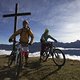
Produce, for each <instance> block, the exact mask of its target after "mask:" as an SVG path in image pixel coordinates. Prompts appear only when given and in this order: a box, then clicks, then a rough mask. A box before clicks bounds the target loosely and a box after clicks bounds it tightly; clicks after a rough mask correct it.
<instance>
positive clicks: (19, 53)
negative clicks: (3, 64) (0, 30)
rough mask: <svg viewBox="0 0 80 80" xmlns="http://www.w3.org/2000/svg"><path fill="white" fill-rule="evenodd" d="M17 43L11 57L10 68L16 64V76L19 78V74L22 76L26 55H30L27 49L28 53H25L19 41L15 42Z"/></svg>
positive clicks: (9, 60) (9, 59)
mask: <svg viewBox="0 0 80 80" xmlns="http://www.w3.org/2000/svg"><path fill="white" fill-rule="evenodd" d="M15 42H16V48H15V50H13V51H12V52H11V54H10V55H9V58H8V67H10V66H11V65H12V64H13V63H14V66H15V71H16V76H19V74H20V72H21V70H22V67H23V65H24V59H25V58H24V57H25V54H27V55H28V53H29V49H27V51H26V52H25V51H24V50H23V47H22V45H21V44H20V42H18V41H15ZM27 46H28V45H27Z"/></svg>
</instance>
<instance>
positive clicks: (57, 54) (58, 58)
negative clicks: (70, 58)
mask: <svg viewBox="0 0 80 80" xmlns="http://www.w3.org/2000/svg"><path fill="white" fill-rule="evenodd" d="M52 59H53V61H54V63H55V64H56V65H57V66H63V65H64V64H65V60H66V59H65V55H64V53H63V52H62V51H61V50H60V49H55V50H54V51H53V53H52Z"/></svg>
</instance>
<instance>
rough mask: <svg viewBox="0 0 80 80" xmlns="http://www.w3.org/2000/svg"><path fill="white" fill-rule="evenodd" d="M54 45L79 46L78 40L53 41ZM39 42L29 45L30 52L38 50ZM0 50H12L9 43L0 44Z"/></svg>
mask: <svg viewBox="0 0 80 80" xmlns="http://www.w3.org/2000/svg"><path fill="white" fill-rule="evenodd" d="M54 44H55V45H56V47H62V48H80V40H77V41H75V42H70V43H63V42H57V43H54ZM40 45H41V44H40V42H35V43H33V45H31V46H29V49H30V52H37V51H40ZM0 50H12V45H9V44H0Z"/></svg>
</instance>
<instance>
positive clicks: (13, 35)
mask: <svg viewBox="0 0 80 80" xmlns="http://www.w3.org/2000/svg"><path fill="white" fill-rule="evenodd" d="M21 31H22V30H21V29H19V30H18V31H16V32H15V33H14V34H12V35H11V36H10V39H14V38H15V37H16V36H17V35H19V34H20V33H21Z"/></svg>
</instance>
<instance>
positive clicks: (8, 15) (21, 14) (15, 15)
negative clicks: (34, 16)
mask: <svg viewBox="0 0 80 80" xmlns="http://www.w3.org/2000/svg"><path fill="white" fill-rule="evenodd" d="M17 10H18V3H16V7H15V13H14V14H6V15H3V17H14V33H15V32H16V25H17V16H23V15H24V16H25V15H31V13H30V12H27V13H17ZM15 41H16V37H15V38H14V42H13V50H15Z"/></svg>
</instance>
